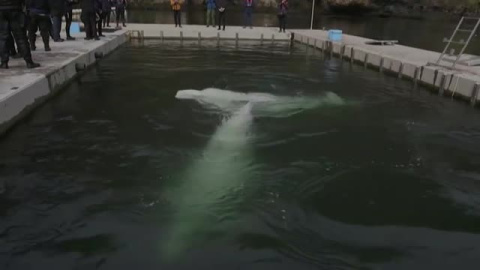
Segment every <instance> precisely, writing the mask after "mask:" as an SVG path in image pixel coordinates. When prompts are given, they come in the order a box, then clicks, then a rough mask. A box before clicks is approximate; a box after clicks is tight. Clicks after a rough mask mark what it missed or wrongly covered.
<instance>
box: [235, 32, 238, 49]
mask: <svg viewBox="0 0 480 270" xmlns="http://www.w3.org/2000/svg"><path fill="white" fill-rule="evenodd" d="M235 46H237V47H238V32H237V33H235Z"/></svg>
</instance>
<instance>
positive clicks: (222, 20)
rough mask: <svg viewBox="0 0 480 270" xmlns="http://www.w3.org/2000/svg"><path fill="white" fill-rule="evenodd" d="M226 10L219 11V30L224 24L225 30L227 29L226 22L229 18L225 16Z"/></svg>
mask: <svg viewBox="0 0 480 270" xmlns="http://www.w3.org/2000/svg"><path fill="white" fill-rule="evenodd" d="M225 12H226V11H225V10H224V11H223V12H220V11H219V12H218V30H220V26H221V25H222V24H223V30H225V24H226V21H227V19H226V18H225V15H226V14H225Z"/></svg>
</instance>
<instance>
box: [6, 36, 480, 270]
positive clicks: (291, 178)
mask: <svg viewBox="0 0 480 270" xmlns="http://www.w3.org/2000/svg"><path fill="white" fill-rule="evenodd" d="M210 87H213V88H216V89H220V90H230V91H233V92H235V93H263V94H266V95H271V96H273V97H282V99H279V100H281V101H282V102H283V103H269V105H268V106H271V107H265V106H266V105H265V104H264V103H262V102H260V103H255V102H253V103H249V105H248V106H251V107H248V106H247V105H246V102H245V101H241V102H240V103H236V102H234V103H232V104H230V103H229V105H228V106H220V107H219V106H211V104H210V105H209V104H208V102H198V101H197V100H192V99H176V98H175V95H176V93H177V91H179V90H185V89H197V90H202V89H205V88H210ZM332 94H334V95H335V96H336V97H338V98H339V99H334V100H335V102H317V101H318V100H322V99H324V98H325V97H328V96H329V95H332ZM228 95H229V94H227V96H228ZM267 97H268V96H267ZM285 99H286V100H288V101H289V102H285ZM327 100H329V99H327ZM339 100H341V102H339ZM207 101H208V100H207ZM292 102H293V103H292ZM285 104H287V105H288V106H286V105H285ZM292 104H295V106H293V105H292ZM214 105H215V104H214ZM272 105H274V106H272ZM245 106H247V107H245ZM242 108H243V109H242ZM271 108H274V109H271ZM292 108H293V109H292ZM285 112H288V113H285ZM479 138H480V114H479V113H478V111H476V110H475V109H472V108H470V107H469V106H467V105H466V104H463V103H462V102H457V101H452V100H450V99H448V98H439V97H438V96H437V95H435V94H432V93H430V92H428V91H426V90H425V89H422V88H418V89H414V88H413V85H412V83H411V82H408V81H403V80H397V79H396V78H393V77H388V76H385V75H382V74H380V73H377V72H375V71H371V70H365V69H364V68H363V67H360V66H356V65H354V66H350V64H349V63H346V62H342V61H340V60H338V59H329V58H328V57H324V56H322V55H321V54H320V53H319V52H316V51H313V50H311V49H310V50H308V51H305V47H304V46H299V47H295V48H293V49H291V48H289V46H287V45H278V46H275V47H270V46H263V47H262V46H260V45H258V44H257V43H240V47H239V48H235V46H234V44H228V43H225V44H222V47H221V48H217V47H216V46H215V44H208V43H202V45H201V46H199V45H198V44H196V43H191V44H190V43H187V42H185V43H184V44H183V45H181V44H180V43H179V42H171V43H161V42H146V43H144V44H128V45H126V46H123V47H121V48H120V49H118V50H117V51H115V52H114V53H113V54H111V55H110V56H108V57H106V59H104V60H102V61H101V62H100V63H99V64H98V65H96V66H95V67H93V68H92V69H90V70H88V71H87V72H86V74H85V76H83V77H82V78H81V79H80V80H79V81H76V82H73V83H72V84H71V85H69V86H68V87H67V89H65V91H63V93H62V94H60V95H59V96H58V97H56V98H54V99H52V100H51V101H49V102H48V103H47V104H45V105H44V106H42V107H41V108H39V109H38V110H37V111H35V113H34V114H32V115H31V116H29V117H28V118H27V119H26V120H25V121H23V122H22V123H20V124H19V125H17V126H16V127H15V128H14V129H13V130H12V131H11V132H9V133H8V134H7V135H6V136H4V137H3V138H2V140H1V142H0V177H1V180H0V268H1V269H93V268H96V269H117V270H118V269H132V268H138V269H452V268H458V269H476V268H477V267H478V265H479V263H480V259H479V258H480V184H479V181H480V169H479V168H480V166H479V165H480V145H479V143H478V142H479Z"/></svg>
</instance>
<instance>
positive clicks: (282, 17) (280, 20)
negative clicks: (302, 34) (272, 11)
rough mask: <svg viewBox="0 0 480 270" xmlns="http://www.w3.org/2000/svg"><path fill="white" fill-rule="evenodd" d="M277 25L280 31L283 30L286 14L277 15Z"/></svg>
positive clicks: (285, 23) (285, 24)
mask: <svg viewBox="0 0 480 270" xmlns="http://www.w3.org/2000/svg"><path fill="white" fill-rule="evenodd" d="M278 25H279V27H280V31H282V30H283V31H285V28H286V27H287V15H285V14H283V15H278Z"/></svg>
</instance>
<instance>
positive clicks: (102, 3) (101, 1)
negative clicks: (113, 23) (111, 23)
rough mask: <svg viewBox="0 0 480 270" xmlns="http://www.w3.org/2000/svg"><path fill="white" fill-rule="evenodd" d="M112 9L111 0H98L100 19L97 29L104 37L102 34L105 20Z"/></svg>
mask: <svg viewBox="0 0 480 270" xmlns="http://www.w3.org/2000/svg"><path fill="white" fill-rule="evenodd" d="M109 9H110V0H98V10H97V13H98V16H99V18H100V20H98V25H97V30H98V36H100V37H104V35H103V34H102V27H103V25H105V20H106V19H107V13H108V11H109Z"/></svg>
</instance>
